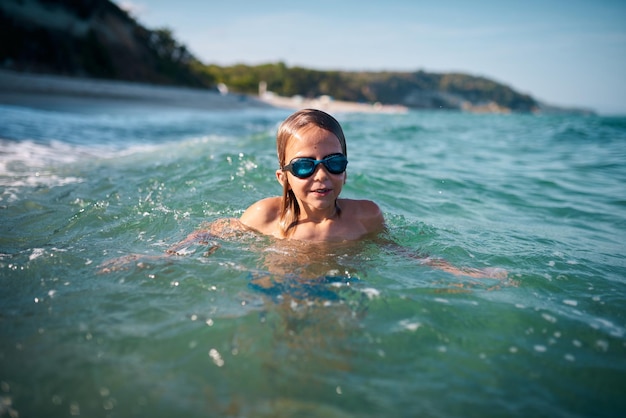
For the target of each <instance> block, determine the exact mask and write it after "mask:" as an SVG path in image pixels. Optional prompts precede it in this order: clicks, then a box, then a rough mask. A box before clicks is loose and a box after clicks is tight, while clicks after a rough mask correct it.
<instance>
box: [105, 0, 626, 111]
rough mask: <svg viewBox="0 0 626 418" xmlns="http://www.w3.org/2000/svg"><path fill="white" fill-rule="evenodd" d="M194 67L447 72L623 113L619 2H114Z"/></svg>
mask: <svg viewBox="0 0 626 418" xmlns="http://www.w3.org/2000/svg"><path fill="white" fill-rule="evenodd" d="M115 1H116V3H117V4H119V5H120V6H122V7H124V8H126V9H127V10H128V9H129V8H130V11H131V15H133V16H134V17H135V18H136V19H138V20H139V22H140V23H141V24H143V25H144V26H146V27H147V28H149V29H156V28H162V27H167V28H169V29H171V30H172V31H173V33H174V36H175V38H176V39H177V40H178V41H179V42H181V43H183V44H185V45H186V46H187V47H188V48H189V50H190V51H191V52H192V53H193V54H194V55H195V56H196V57H198V58H199V59H200V60H201V61H203V62H204V63H215V64H219V65H230V64H235V63H246V64H261V63H268V62H277V61H283V62H285V63H286V64H287V65H289V66H295V65H298V66H303V67H306V68H314V69H323V70H372V71H376V70H392V71H393V70H401V71H404V70H408V71H415V70H419V69H422V70H424V71H430V72H449V71H458V72H463V73H467V74H472V75H479V76H484V77H488V78H491V79H493V80H496V81H499V82H502V83H504V84H507V85H509V86H511V87H513V88H514V89H516V90H518V91H520V92H523V93H528V94H531V95H532V96H533V97H535V98H537V99H539V100H542V101H545V102H547V103H550V104H556V105H563V106H580V107H590V108H592V109H594V110H596V111H599V112H600V113H603V114H614V113H620V114H626V1H625V0H520V1H507V0H499V1H490V0H474V1H464V0H458V1H456V0H436V1H433V0H428V1H423V0H385V1H371V0H367V1H366V0H345V1H342V0H334V1H333V0H315V1H304V2H301V1H293V0H291V1H282V0H265V1H258V2H256V1H250V0H219V1H215V0H208V1H202V0H197V1H196V0H174V1H172V0H115Z"/></svg>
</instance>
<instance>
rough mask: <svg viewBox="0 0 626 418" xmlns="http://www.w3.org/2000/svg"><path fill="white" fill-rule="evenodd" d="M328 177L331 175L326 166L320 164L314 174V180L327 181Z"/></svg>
mask: <svg viewBox="0 0 626 418" xmlns="http://www.w3.org/2000/svg"><path fill="white" fill-rule="evenodd" d="M328 176H329V173H328V171H327V170H326V167H325V166H324V164H318V165H317V167H315V171H314V172H313V178H314V179H325V178H327V177H328Z"/></svg>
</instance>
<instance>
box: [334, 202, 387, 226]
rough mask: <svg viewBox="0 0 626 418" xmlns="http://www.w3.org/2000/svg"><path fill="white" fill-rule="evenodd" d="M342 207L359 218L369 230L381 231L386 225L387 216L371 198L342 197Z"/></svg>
mask: <svg viewBox="0 0 626 418" xmlns="http://www.w3.org/2000/svg"><path fill="white" fill-rule="evenodd" d="M339 205H340V207H341V208H343V209H344V210H345V212H346V213H349V214H350V216H352V217H354V218H355V219H357V220H358V221H359V222H360V223H361V224H362V225H363V226H364V227H365V229H366V230H367V231H368V233H369V232H380V231H382V230H383V229H384V227H385V218H384V217H383V212H382V211H381V210H380V207H379V206H378V205H377V204H376V203H375V202H372V201H371V200H355V199H341V200H340V201H339Z"/></svg>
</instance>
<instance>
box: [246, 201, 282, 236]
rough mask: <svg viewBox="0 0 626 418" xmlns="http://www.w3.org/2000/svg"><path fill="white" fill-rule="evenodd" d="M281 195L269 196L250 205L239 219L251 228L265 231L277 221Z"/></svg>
mask: <svg viewBox="0 0 626 418" xmlns="http://www.w3.org/2000/svg"><path fill="white" fill-rule="evenodd" d="M279 213H280V197H268V198H265V199H262V200H259V201H258V202H255V203H253V204H252V205H250V207H249V208H248V209H246V211H245V212H244V213H243V215H241V218H239V221H240V222H241V223H242V224H244V225H245V226H247V227H249V228H253V229H256V230H258V231H261V232H265V231H267V230H268V229H271V227H272V226H273V225H274V224H275V223H276V222H277V220H278V216H279Z"/></svg>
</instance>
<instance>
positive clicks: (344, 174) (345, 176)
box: [343, 171, 348, 184]
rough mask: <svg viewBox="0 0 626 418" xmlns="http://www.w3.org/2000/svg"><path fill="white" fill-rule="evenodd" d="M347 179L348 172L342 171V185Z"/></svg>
mask: <svg viewBox="0 0 626 418" xmlns="http://www.w3.org/2000/svg"><path fill="white" fill-rule="evenodd" d="M347 179H348V172H347V171H344V172H343V184H346V180H347Z"/></svg>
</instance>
